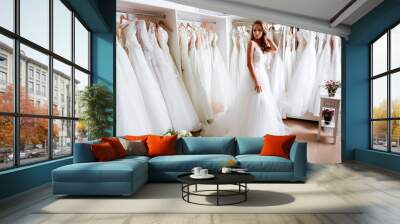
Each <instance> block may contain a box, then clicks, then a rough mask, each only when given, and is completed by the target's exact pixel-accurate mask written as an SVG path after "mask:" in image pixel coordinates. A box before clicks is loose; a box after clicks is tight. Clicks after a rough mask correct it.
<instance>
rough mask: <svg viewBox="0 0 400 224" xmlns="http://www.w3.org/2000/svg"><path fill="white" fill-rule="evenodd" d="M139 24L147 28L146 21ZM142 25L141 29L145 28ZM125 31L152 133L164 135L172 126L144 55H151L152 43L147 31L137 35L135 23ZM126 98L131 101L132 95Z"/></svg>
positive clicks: (139, 32) (129, 53) (155, 80)
mask: <svg viewBox="0 0 400 224" xmlns="http://www.w3.org/2000/svg"><path fill="white" fill-rule="evenodd" d="M138 23H139V24H142V25H144V27H146V24H145V23H144V21H143V23H142V22H140V21H138ZM142 25H141V26H139V27H141V28H143V26H142ZM125 31H126V33H125V36H126V43H125V46H126V48H127V49H128V56H129V60H130V63H131V65H132V67H133V70H134V71H135V73H136V76H137V80H138V83H139V86H140V88H141V89H142V94H143V98H144V102H145V105H146V108H147V111H148V114H149V118H150V124H151V127H152V130H153V131H152V132H151V133H153V134H163V133H165V132H166V131H168V129H170V128H172V124H171V119H170V117H169V114H168V110H167V105H166V104H165V101H164V97H163V95H162V93H161V89H160V86H159V85H158V82H157V79H156V78H155V76H154V74H153V73H152V70H151V69H150V67H149V65H148V63H147V62H146V59H145V54H143V52H145V53H147V54H149V52H150V51H151V47H150V46H149V45H150V43H149V42H148V38H147V37H146V36H147V33H145V32H144V31H146V30H144V31H143V30H140V31H138V33H137V32H136V25H135V22H130V24H129V25H128V27H127V28H126V29H125ZM136 36H139V37H140V38H139V40H141V44H142V46H143V49H142V46H141V45H140V43H139V41H138V39H137V38H136ZM127 88H133V87H127ZM126 97H128V98H127V100H129V97H130V95H126Z"/></svg>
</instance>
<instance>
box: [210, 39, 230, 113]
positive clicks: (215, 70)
mask: <svg viewBox="0 0 400 224" xmlns="http://www.w3.org/2000/svg"><path fill="white" fill-rule="evenodd" d="M212 37H213V40H212V44H211V49H212V75H211V102H212V107H213V111H214V113H220V112H223V111H226V110H227V109H228V107H229V105H230V104H231V101H232V95H233V91H232V80H231V78H230V76H229V74H228V72H227V69H226V63H225V61H224V59H223V58H222V55H221V51H220V50H219V47H218V45H217V41H218V36H217V34H214V36H212Z"/></svg>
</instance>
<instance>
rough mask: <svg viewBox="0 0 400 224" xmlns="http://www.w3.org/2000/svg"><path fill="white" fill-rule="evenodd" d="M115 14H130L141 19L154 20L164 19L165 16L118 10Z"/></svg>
mask: <svg viewBox="0 0 400 224" xmlns="http://www.w3.org/2000/svg"><path fill="white" fill-rule="evenodd" d="M117 12H119V13H125V14H131V15H134V16H141V17H152V18H156V19H165V18H166V16H165V15H164V14H155V13H150V12H145V11H137V10H122V9H118V10H117Z"/></svg>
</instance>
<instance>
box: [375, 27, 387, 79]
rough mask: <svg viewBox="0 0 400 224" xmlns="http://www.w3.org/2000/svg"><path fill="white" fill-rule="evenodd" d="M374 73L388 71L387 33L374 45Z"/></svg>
mask: <svg viewBox="0 0 400 224" xmlns="http://www.w3.org/2000/svg"><path fill="white" fill-rule="evenodd" d="M372 50H373V51H372V68H373V73H372V74H373V75H378V74H381V73H383V72H386V71H387V34H385V35H383V36H382V37H381V38H379V39H378V40H377V41H375V43H374V44H373V45H372Z"/></svg>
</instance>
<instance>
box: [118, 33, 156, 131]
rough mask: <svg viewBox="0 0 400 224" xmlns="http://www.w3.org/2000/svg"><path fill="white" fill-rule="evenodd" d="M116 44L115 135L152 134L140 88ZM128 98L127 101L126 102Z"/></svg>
mask: <svg viewBox="0 0 400 224" xmlns="http://www.w3.org/2000/svg"><path fill="white" fill-rule="evenodd" d="M116 43H117V66H116V67H117V86H118V88H117V130H116V131H117V135H118V136H122V135H143V134H149V133H152V127H151V125H150V119H149V118H148V111H147V110H146V106H145V103H144V99H143V96H142V92H141V88H140V86H139V84H138V80H137V79H136V74H135V71H134V70H133V68H132V66H131V63H130V62H129V59H128V55H126V52H125V50H124V49H123V47H122V46H121V44H120V42H119V40H117V41H116ZM126 96H129V101H127V100H126Z"/></svg>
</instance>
